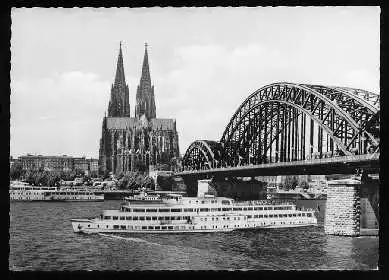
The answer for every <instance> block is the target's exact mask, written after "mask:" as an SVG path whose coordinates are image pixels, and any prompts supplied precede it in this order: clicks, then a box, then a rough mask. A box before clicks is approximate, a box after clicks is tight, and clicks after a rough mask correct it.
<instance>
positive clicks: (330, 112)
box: [183, 82, 380, 170]
mask: <svg viewBox="0 0 389 280" xmlns="http://www.w3.org/2000/svg"><path fill="white" fill-rule="evenodd" d="M379 108H380V98H379V95H378V94H375V93H371V92H368V91H365V90H360V89H352V88H347V87H334V86H321V85H308V84H294V83H284V82H282V83H274V84H270V85H267V86H264V87H262V88H260V89H258V90H257V91H255V92H254V93H252V94H251V95H250V96H249V97H248V98H247V99H246V100H245V101H244V102H243V103H242V104H241V105H240V107H239V108H238V109H237V110H236V112H235V114H234V115H233V116H232V118H231V120H230V122H229V123H228V125H227V127H226V129H225V131H224V133H223V136H222V137H221V140H220V142H215V141H207V140H200V141H195V142H193V143H192V144H191V145H190V147H189V148H188V150H187V151H186V153H185V156H184V160H183V166H184V168H187V167H189V168H191V169H196V170H199V169H204V168H212V167H222V166H237V165H242V164H261V163H271V162H288V161H296V160H305V159H311V158H323V157H333V156H337V155H351V154H367V153H373V152H379V121H380V120H379Z"/></svg>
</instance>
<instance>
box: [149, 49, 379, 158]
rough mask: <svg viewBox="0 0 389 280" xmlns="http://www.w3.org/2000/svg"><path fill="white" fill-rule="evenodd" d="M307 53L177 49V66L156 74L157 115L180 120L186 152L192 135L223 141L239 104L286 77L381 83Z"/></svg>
mask: <svg viewBox="0 0 389 280" xmlns="http://www.w3.org/2000/svg"><path fill="white" fill-rule="evenodd" d="M303 53H304V49H300V48H298V49H297V50H296V53H295V54H290V53H285V52H282V51H280V50H279V49H277V48H273V49H270V48H267V47H265V46H264V45H261V44H249V45H244V46H237V47H235V48H227V47H223V46H220V45H190V46H186V47H180V48H177V49H175V56H174V57H175V58H174V59H175V62H174V65H175V68H174V69H172V70H171V71H170V72H168V73H166V74H165V75H162V76H161V77H158V86H157V87H156V97H157V106H158V107H157V115H159V116H161V115H163V117H174V118H176V119H177V127H178V130H179V134H180V150H181V153H184V152H185V150H186V149H187V147H188V146H189V145H190V143H191V142H193V141H194V140H197V139H209V140H216V141H218V140H220V138H221V136H222V134H223V132H224V129H225V127H226V126H227V124H228V122H229V120H230V118H231V117H232V115H233V114H234V112H235V111H236V110H237V109H238V107H239V106H240V104H241V103H242V102H243V101H244V100H245V99H246V98H247V97H248V96H249V95H250V93H252V92H254V91H255V90H257V89H259V88H261V87H263V86H265V85H267V84H270V83H274V82H281V81H288V82H297V83H313V84H324V85H341V86H354V87H358V85H360V86H361V88H364V89H371V88H372V86H373V87H374V85H376V84H377V79H375V78H374V77H375V75H374V74H376V73H369V72H368V71H362V70H352V69H349V68H347V67H345V66H344V65H343V64H342V61H341V60H339V58H338V57H337V56H335V57H334V58H332V59H331V58H330V59H329V58H328V57H327V63H324V62H323V61H322V60H323V59H324V58H322V57H316V53H315V52H313V51H308V50H307V52H305V53H304V56H305V58H304V59H303V58H302V57H301V56H302V55H303ZM314 58H315V59H314ZM323 65H324V66H323ZM327 65H330V67H327ZM378 76H379V74H378ZM275 78H276V79H275Z"/></svg>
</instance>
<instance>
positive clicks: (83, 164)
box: [10, 154, 99, 172]
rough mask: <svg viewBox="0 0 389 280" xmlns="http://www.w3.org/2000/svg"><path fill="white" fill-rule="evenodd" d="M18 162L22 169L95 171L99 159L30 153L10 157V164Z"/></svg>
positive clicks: (97, 167)
mask: <svg viewBox="0 0 389 280" xmlns="http://www.w3.org/2000/svg"><path fill="white" fill-rule="evenodd" d="M16 162H19V163H20V164H21V166H22V168H23V170H45V171H74V170H82V171H84V172H97V171H98V170H99V166H98V163H99V160H98V159H94V158H85V157H71V156H67V155H62V156H42V155H30V154H27V155H25V156H20V157H18V158H17V159H13V158H12V157H11V158H10V165H11V166H12V165H13V164H15V163H16Z"/></svg>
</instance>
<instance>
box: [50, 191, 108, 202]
mask: <svg viewBox="0 0 389 280" xmlns="http://www.w3.org/2000/svg"><path fill="white" fill-rule="evenodd" d="M47 198H48V199H47V200H51V201H103V200H104V194H96V193H95V192H93V191H90V190H87V189H84V190H80V189H78V190H72V189H68V190H58V191H55V192H51V193H47Z"/></svg>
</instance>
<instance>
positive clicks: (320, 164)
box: [174, 153, 380, 179]
mask: <svg viewBox="0 0 389 280" xmlns="http://www.w3.org/2000/svg"><path fill="white" fill-rule="evenodd" d="M379 156H380V154H379V153H375V154H367V155H355V156H341V157H333V158H324V159H309V160H301V161H293V162H277V163H265V164H259V165H246V166H236V167H223V168H211V169H206V170H188V171H181V172H177V173H175V174H174V176H182V177H196V178H198V179H201V178H206V177H209V176H237V177H246V176H247V177H250V176H277V175H328V174H353V173H355V172H356V169H358V168H360V169H363V170H366V171H368V172H371V173H373V172H374V173H377V172H379V167H380V166H379V165H380V164H379Z"/></svg>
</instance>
